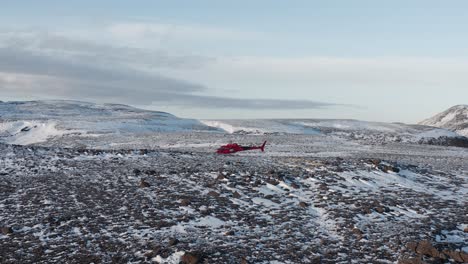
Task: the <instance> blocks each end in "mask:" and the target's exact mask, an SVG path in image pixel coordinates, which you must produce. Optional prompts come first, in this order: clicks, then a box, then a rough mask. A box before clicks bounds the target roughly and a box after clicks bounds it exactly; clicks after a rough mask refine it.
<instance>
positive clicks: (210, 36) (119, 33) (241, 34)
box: [107, 22, 261, 41]
mask: <svg viewBox="0 0 468 264" xmlns="http://www.w3.org/2000/svg"><path fill="white" fill-rule="evenodd" d="M107 30H108V31H109V32H110V33H111V34H112V35H114V36H116V37H121V38H132V39H135V38H136V39H145V40H147V39H152V40H154V39H156V40H165V39H173V40H190V41H197V40H201V41H212V40H236V39H237V40H239V39H242V40H245V39H246V38H258V37H260V35H261V34H259V33H253V32H245V31H238V30H232V29H226V28H218V27H213V26H200V25H184V24H168V23H148V22H125V23H115V24H112V25H110V26H109V27H108V28H107Z"/></svg>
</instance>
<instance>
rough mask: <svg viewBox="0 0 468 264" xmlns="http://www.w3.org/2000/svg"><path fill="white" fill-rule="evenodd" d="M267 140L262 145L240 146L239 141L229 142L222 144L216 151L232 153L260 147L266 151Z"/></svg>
mask: <svg viewBox="0 0 468 264" xmlns="http://www.w3.org/2000/svg"><path fill="white" fill-rule="evenodd" d="M266 143H267V142H266V141H265V142H263V145H261V146H240V145H239V144H237V143H229V144H227V145H224V146H221V147H220V148H219V149H218V150H217V151H216V153H218V154H232V153H235V152H239V151H244V150H253V149H260V150H261V151H262V152H263V151H265V145H266Z"/></svg>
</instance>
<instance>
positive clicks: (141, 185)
mask: <svg viewBox="0 0 468 264" xmlns="http://www.w3.org/2000/svg"><path fill="white" fill-rule="evenodd" d="M150 186H151V185H150V184H149V183H148V182H147V181H145V180H143V179H141V181H140V188H147V187H150Z"/></svg>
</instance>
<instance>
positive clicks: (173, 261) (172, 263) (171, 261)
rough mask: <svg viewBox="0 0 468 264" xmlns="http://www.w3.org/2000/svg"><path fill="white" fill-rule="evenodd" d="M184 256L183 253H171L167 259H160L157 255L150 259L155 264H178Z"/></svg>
mask: <svg viewBox="0 0 468 264" xmlns="http://www.w3.org/2000/svg"><path fill="white" fill-rule="evenodd" d="M184 254H185V252H184V251H176V252H174V253H172V255H170V256H169V257H167V258H162V257H161V256H159V255H158V256H156V257H154V258H152V259H151V260H152V261H154V262H156V263H160V264H179V263H180V258H181V257H182V256H183V255H184Z"/></svg>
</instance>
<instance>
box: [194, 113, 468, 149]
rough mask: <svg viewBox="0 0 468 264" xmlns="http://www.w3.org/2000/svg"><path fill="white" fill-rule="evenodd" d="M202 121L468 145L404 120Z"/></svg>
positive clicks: (241, 128) (229, 127) (238, 129)
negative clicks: (386, 121) (403, 121)
mask: <svg viewBox="0 0 468 264" xmlns="http://www.w3.org/2000/svg"><path fill="white" fill-rule="evenodd" d="M201 122H202V123H204V124H205V125H208V126H212V127H215V128H219V129H221V130H224V131H226V132H228V133H231V134H242V135H277V134H302V135H304V134H305V135H317V136H328V137H334V138H341V139H346V140H357V141H362V142H365V143H368V144H382V143H389V142H401V143H419V144H431V145H445V146H460V147H468V139H467V138H465V137H462V136H460V135H458V134H457V133H455V132H453V131H450V130H447V129H444V128H434V127H431V126H424V125H408V124H403V123H383V122H367V121H359V120H350V119H262V120H255V119H250V120H249V119H239V120H201Z"/></svg>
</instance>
